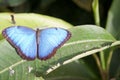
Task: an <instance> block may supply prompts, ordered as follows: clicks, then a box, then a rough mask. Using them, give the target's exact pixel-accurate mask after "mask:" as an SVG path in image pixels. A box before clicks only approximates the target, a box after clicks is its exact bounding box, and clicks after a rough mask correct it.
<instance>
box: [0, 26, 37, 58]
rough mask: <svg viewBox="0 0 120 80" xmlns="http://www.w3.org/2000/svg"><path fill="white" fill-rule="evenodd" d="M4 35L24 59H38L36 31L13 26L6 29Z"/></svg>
mask: <svg viewBox="0 0 120 80" xmlns="http://www.w3.org/2000/svg"><path fill="white" fill-rule="evenodd" d="M2 34H3V36H4V37H5V38H6V39H7V41H8V42H9V43H10V44H11V45H12V46H13V47H15V49H16V51H17V52H18V54H19V55H20V56H21V57H22V58H23V59H26V60H34V59H35V58H36V56H37V44H36V31H34V30H32V29H30V28H27V27H24V26H11V27H8V28H6V29H4V30H3V32H2Z"/></svg>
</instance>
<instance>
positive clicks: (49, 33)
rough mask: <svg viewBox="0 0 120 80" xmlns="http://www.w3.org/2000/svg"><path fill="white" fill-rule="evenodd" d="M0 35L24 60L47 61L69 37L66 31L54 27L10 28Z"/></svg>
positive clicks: (69, 34)
mask: <svg viewBox="0 0 120 80" xmlns="http://www.w3.org/2000/svg"><path fill="white" fill-rule="evenodd" d="M2 34H3V36H4V37H5V39H6V40H7V41H8V42H9V43H10V44H11V45H12V46H13V47H14V48H15V50H16V51H17V53H18V55H20V57H21V58H22V59H25V60H34V59H35V58H38V59H40V60H47V59H49V58H51V57H52V56H53V55H54V54H55V53H56V51H57V49H58V48H60V47H61V46H62V45H63V44H64V43H65V42H66V41H68V40H69V39H70V37H71V33H70V32H69V31H68V30H66V29H63V28H55V27H54V28H46V29H41V30H40V29H37V30H33V29H31V28H28V27H25V26H11V27H8V28H6V29H4V30H3V31H2Z"/></svg>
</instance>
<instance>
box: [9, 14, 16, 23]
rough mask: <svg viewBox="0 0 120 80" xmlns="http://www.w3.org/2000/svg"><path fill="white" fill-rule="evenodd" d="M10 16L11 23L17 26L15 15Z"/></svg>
mask: <svg viewBox="0 0 120 80" xmlns="http://www.w3.org/2000/svg"><path fill="white" fill-rule="evenodd" d="M10 16H11V21H12V24H14V25H15V24H16V22H15V18H14V15H13V14H11V15H10Z"/></svg>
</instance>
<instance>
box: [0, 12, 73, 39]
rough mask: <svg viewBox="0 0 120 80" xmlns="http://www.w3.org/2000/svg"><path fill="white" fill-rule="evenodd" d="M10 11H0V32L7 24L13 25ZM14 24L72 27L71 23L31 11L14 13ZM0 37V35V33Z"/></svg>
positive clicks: (40, 26)
mask: <svg viewBox="0 0 120 80" xmlns="http://www.w3.org/2000/svg"><path fill="white" fill-rule="evenodd" d="M11 14H12V13H0V33H1V32H2V30H3V29H4V28H6V27H9V26H14V24H12V21H11V16H10V15H11ZM14 18H15V21H16V25H21V26H27V27H31V28H44V27H62V28H66V29H67V28H70V27H73V26H72V25H71V24H69V23H67V22H65V21H63V20H61V19H58V18H54V17H50V16H46V15H41V14H33V13H20V14H14ZM0 39H2V36H1V34H0Z"/></svg>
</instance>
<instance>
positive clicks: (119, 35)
mask: <svg viewBox="0 0 120 80" xmlns="http://www.w3.org/2000/svg"><path fill="white" fill-rule="evenodd" d="M119 3H120V0H114V1H113V3H112V6H111V8H110V10H109V13H108V19H107V24H106V29H107V30H108V31H109V32H110V33H111V34H112V35H113V36H114V37H115V38H116V39H117V40H119V39H120V9H119V8H120V4H119Z"/></svg>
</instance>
